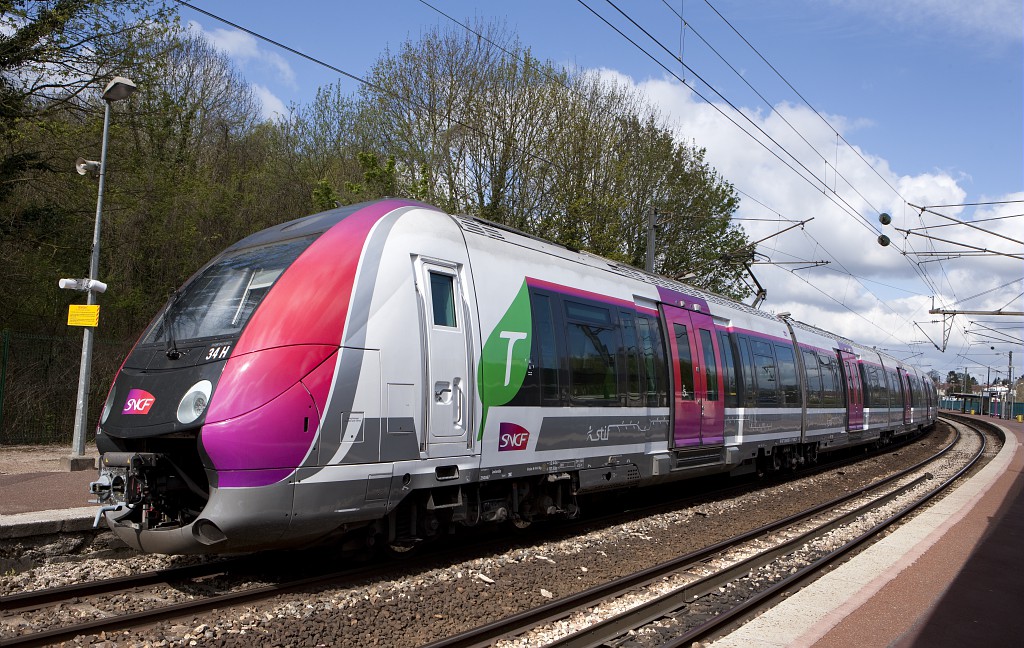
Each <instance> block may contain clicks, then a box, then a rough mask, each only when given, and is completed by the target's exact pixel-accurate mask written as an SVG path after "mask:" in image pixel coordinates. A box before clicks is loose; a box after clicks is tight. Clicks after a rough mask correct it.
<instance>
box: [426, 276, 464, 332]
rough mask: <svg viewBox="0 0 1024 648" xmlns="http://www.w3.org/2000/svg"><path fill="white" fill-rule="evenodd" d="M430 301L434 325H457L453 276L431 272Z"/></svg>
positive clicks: (452, 326) (453, 326)
mask: <svg viewBox="0 0 1024 648" xmlns="http://www.w3.org/2000/svg"><path fill="white" fill-rule="evenodd" d="M430 301H431V307H432V309H433V311H434V326H448V327H451V328H455V327H457V326H458V323H457V322H456V321H455V277H453V276H451V275H447V274H441V273H440V272H431V273H430Z"/></svg>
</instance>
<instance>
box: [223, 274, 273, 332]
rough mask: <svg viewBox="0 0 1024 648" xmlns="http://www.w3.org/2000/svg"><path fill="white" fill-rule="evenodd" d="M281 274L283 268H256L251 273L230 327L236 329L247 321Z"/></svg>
mask: <svg viewBox="0 0 1024 648" xmlns="http://www.w3.org/2000/svg"><path fill="white" fill-rule="evenodd" d="M282 272H284V268H271V269H270V270H264V269H263V268H258V269H256V270H254V271H253V273H252V275H250V276H249V283H248V285H246V287H245V293H244V294H243V295H242V299H241V300H239V302H238V310H236V311H235V316H234V317H232V318H231V326H233V327H236V328H237V327H238V326H240V325H241V323H242V322H245V321H246V320H248V319H249V316H250V315H252V312H253V311H254V310H255V309H256V306H257V304H259V303H260V302H261V301H262V300H263V296H264V295H266V294H267V291H269V290H270V287H271V286H273V285H274V282H275V281H277V278H278V277H280V276H281V273H282Z"/></svg>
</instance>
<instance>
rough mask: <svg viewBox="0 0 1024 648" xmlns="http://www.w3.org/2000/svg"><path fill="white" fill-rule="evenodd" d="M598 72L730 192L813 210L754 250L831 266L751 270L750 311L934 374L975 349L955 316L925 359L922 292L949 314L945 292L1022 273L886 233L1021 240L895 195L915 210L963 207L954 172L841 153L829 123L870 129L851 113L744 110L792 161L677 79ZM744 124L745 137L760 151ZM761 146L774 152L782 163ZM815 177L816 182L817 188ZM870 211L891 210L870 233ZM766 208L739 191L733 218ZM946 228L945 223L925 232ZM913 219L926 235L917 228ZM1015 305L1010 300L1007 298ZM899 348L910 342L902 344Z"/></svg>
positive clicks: (935, 336) (1010, 208)
mask: <svg viewBox="0 0 1024 648" xmlns="http://www.w3.org/2000/svg"><path fill="white" fill-rule="evenodd" d="M601 74H602V75H603V76H604V77H605V78H608V79H614V80H616V81H617V82H619V83H621V84H626V85H632V86H633V87H635V88H636V89H638V90H640V91H641V92H643V93H644V94H646V95H647V97H648V98H649V99H650V100H651V101H652V102H653V103H654V104H655V105H656V106H658V107H659V109H660V110H661V111H662V113H663V114H664V115H666V117H667V118H668V119H669V120H670V121H669V123H670V126H671V127H673V128H675V129H676V132H677V133H678V135H679V137H680V138H681V139H683V140H686V141H694V142H695V143H696V144H697V145H698V146H701V147H705V148H706V149H707V161H708V162H709V163H710V164H711V165H712V166H714V167H715V168H716V169H717V170H718V171H719V172H720V173H721V174H722V175H723V176H724V177H725V178H726V179H727V180H728V181H730V182H732V183H733V184H734V185H735V186H736V188H737V189H739V190H741V191H743V192H745V193H747V194H750V195H751V196H753V197H754V198H756V199H757V200H758V201H761V202H763V203H765V204H766V205H767V206H768V207H769V208H770V209H772V210H774V211H777V212H779V213H781V214H782V215H783V216H784V217H786V218H788V219H791V220H793V221H802V220H806V219H809V218H812V217H813V219H814V220H812V221H811V222H809V223H807V224H806V225H805V226H804V227H803V228H802V231H801V230H800V229H797V230H791V231H789V232H786V233H784V234H782V235H780V236H778V237H775V238H771V239H769V240H767V241H765V242H764V243H762V244H761V245H759V246H758V251H759V252H762V253H764V254H766V255H767V256H768V257H770V258H771V259H772V260H773V261H775V262H781V261H791V260H795V259H803V260H808V261H814V260H819V259H824V260H830V261H831V264H830V265H829V266H827V267H823V268H822V267H819V268H811V269H806V270H796V271H794V270H793V268H794V266H789V265H786V266H774V265H757V266H755V267H754V271H755V273H756V274H757V277H758V280H759V281H760V283H761V284H762V285H763V286H765V288H766V289H767V291H768V300H767V301H766V302H765V305H764V306H762V308H764V309H765V310H770V311H775V312H784V311H789V312H792V313H793V315H794V316H795V317H796V318H797V319H800V320H803V321H806V322H808V323H810V324H814V325H816V326H820V327H822V328H825V329H827V330H831V331H834V332H836V333H838V334H840V335H845V336H847V337H850V338H851V339H854V340H857V341H859V342H863V343H866V344H870V345H877V346H878V347H880V348H886V349H892V350H893V351H895V352H896V353H895V354H896V355H897V357H907V356H909V355H911V353H913V352H916V351H921V352H923V355H922V356H921V357H919V358H917V359H916V360H915V361H920V362H921V363H922V365H929V364H931V365H932V366H933V367H934V368H936V369H937V370H939V371H940V372H942V374H943V376H944V375H945V372H946V370H947V369H946V367H949V366H951V365H955V364H956V363H957V362H958V360H957V358H956V354H957V353H962V352H964V351H965V350H966V349H968V348H970V345H971V344H972V343H974V344H976V343H977V342H978V338H976V337H974V336H970V335H965V334H964V329H965V328H966V327H967V320H966V319H964V318H963V317H959V316H958V320H957V326H956V327H954V328H953V331H952V332H951V334H950V339H949V344H948V349H949V350H948V351H947V352H946V353H945V354H941V355H940V354H938V352H937V351H935V349H934V347H932V344H931V342H929V341H926V339H925V337H926V335H927V337H928V338H930V339H931V340H932V341H934V342H936V343H938V344H940V345H941V344H942V336H943V330H942V325H941V324H936V323H934V322H933V320H936V319H941V316H934V315H930V314H929V313H928V310H929V308H931V305H932V302H931V297H932V295H933V293H937V294H936V306H937V307H940V308H942V307H946V308H948V307H949V305H952V304H953V303H954V302H956V301H957V300H958V299H960V300H962V299H965V298H967V297H970V296H972V295H975V294H977V293H979V292H982V291H984V290H988V289H992V288H997V287H1000V286H1002V285H1003V284H1006V283H1008V282H1011V281H1012V280H1013V279H1015V278H1020V277H1021V262H1020V261H1019V260H1015V259H1010V258H1007V257H999V256H986V257H982V258H978V257H974V256H970V255H968V256H965V257H963V258H959V259H951V260H946V261H943V262H942V263H941V264H940V263H939V262H938V261H935V257H927V256H918V255H917V253H919V252H924V253H927V252H931V251H942V250H949V249H953V250H954V253H955V251H956V250H959V251H961V252H962V251H964V250H967V248H963V247H960V248H956V247H955V246H951V245H948V244H944V243H941V242H939V241H936V240H934V239H927V238H924V237H921V236H918V235H917V234H916V233H914V234H910V235H905V234H904V233H901V232H899V231H897V229H896V228H899V229H902V230H911V231H913V232H917V233H921V234H927V235H931V236H935V237H938V238H949V239H950V240H955V241H958V242H961V243H966V244H967V245H972V246H975V247H978V248H982V249H992V250H1004V251H1012V252H1016V253H1018V254H1020V253H1022V252H1024V251H1022V250H1021V246H1019V245H1017V246H1016V248H1014V244H1013V243H1012V242H1010V241H1007V240H1005V239H999V238H998V237H995V236H993V234H992V233H1001V234H1004V235H1006V236H1009V237H1011V238H1018V239H1019V238H1020V235H1019V234H1014V233H1013V232H1012V230H1014V229H1016V230H1020V221H1021V219H1013V218H1010V219H1005V220H1000V221H988V222H986V223H984V229H985V230H986V232H988V233H986V232H982V231H978V230H973V229H970V228H969V227H965V226H963V225H954V224H951V221H949V220H947V219H943V218H941V217H938V216H935V215H933V214H928V213H927V212H926V213H925V215H924V216H922V215H920V213H919V211H918V210H916V209H913V208H912V207H910V206H909V205H908V204H907V203H912V204H916V205H922V206H927V205H948V204H959V203H963V202H964V201H965V199H966V196H967V192H966V191H965V189H964V188H963V187H962V186H961V184H960V181H962V180H963V178H962V177H954V176H953V175H951V174H950V173H947V172H945V171H942V170H936V169H919V170H911V172H909V173H903V174H901V173H897V172H896V171H894V170H893V169H892V168H891V167H890V164H889V163H888V161H887V160H885V159H884V158H882V157H881V156H879V155H876V154H873V153H871V152H869V151H864V150H861V149H860V148H854V149H851V148H850V147H849V146H847V145H846V144H844V143H842V142H840V143H839V144H838V145H837V141H836V139H837V138H836V132H835V131H833V130H832V127H835V129H836V130H838V131H839V134H840V135H842V137H843V139H845V140H847V141H849V140H850V139H851V138H850V137H849V135H850V133H852V132H854V131H855V130H856V129H858V128H864V127H871V125H870V124H865V123H864V122H862V121H860V120H859V119H857V118H852V117H846V116H841V115H825V118H826V119H827V120H828V122H829V124H831V126H829V125H828V124H825V123H824V122H823V121H822V119H821V118H820V117H819V116H818V115H816V114H815V113H814V112H812V111H811V110H810V109H808V108H805V107H802V106H795V105H792V104H785V103H784V104H779V105H777V106H775V110H776V112H767V111H766V112H758V111H748V112H747V113H746V115H747V116H748V117H749V118H750V119H751V120H752V121H753V122H754V123H756V124H757V125H758V126H759V127H760V128H761V129H763V130H764V131H765V132H766V133H768V134H769V135H771V137H772V139H774V140H775V141H776V142H778V143H779V144H780V145H781V146H783V147H785V149H786V150H788V151H791V152H792V153H793V154H794V155H795V156H796V157H797V159H798V160H799V162H797V161H794V160H793V159H791V158H789V157H788V155H787V154H785V153H783V152H781V151H779V150H778V148H777V147H776V146H775V145H774V144H772V143H771V142H770V141H769V140H768V139H767V138H766V137H765V136H764V135H763V134H760V133H758V132H757V131H756V130H755V129H754V128H753V127H752V126H751V124H750V122H748V121H747V120H746V119H744V118H743V117H741V116H739V115H737V114H736V113H735V112H734V111H732V109H730V108H729V107H727V106H724V105H720V106H718V107H719V108H721V109H722V112H725V113H726V114H729V115H730V116H731V117H732V118H733V120H734V121H735V122H737V123H738V124H740V125H741V126H742V129H741V128H737V126H736V125H734V124H733V123H730V122H729V121H728V120H727V119H726V118H725V117H723V115H722V114H721V113H720V112H719V111H718V110H716V109H715V107H712V106H710V105H708V104H707V103H704V102H702V101H700V100H699V99H698V98H697V97H696V96H695V95H694V94H693V93H692V91H691V90H690V89H689V88H687V87H685V86H683V85H682V84H680V83H678V82H675V81H671V80H664V79H651V80H647V81H644V82H641V83H636V82H633V81H632V80H631V79H629V78H628V77H625V76H623V75H621V74H619V73H616V72H613V71H608V70H603V71H601ZM783 117H785V121H783V119H782V118H783ZM786 122H789V124H792V126H793V127H794V128H796V129H797V130H799V132H800V133H801V134H802V136H803V138H801V137H800V136H798V135H796V134H795V133H793V131H792V129H791V128H790V127H789V126H788V125H787V124H786ZM744 131H748V132H750V133H753V134H754V135H755V136H756V138H757V140H758V141H762V142H764V143H765V144H766V146H767V148H766V147H765V146H762V145H761V144H758V143H757V141H755V140H754V139H753V138H751V137H750V136H748V135H747V134H746V133H745V132H744ZM805 139H806V140H807V141H806V142H805V141H804V140H805ZM768 149H771V150H774V151H776V152H777V153H779V156H780V157H782V158H783V159H784V160H786V163H787V164H788V165H789V166H790V167H792V168H788V167H787V166H786V164H784V163H783V162H782V161H780V160H779V159H778V157H776V156H774V155H773V154H772V153H771V152H769V150H768ZM869 165H870V166H869ZM836 168H838V170H839V171H838V172H839V175H838V176H837V174H836ZM801 175H802V176H804V177H810V178H812V180H811V182H807V181H805V180H804V179H802V178H801ZM823 185H824V186H826V187H827V189H824V190H823ZM833 191H834V193H833ZM1021 199H1024V194H1013V195H1011V196H1006V197H996V198H993V199H992V200H1021ZM904 200H905V201H906V202H904ZM837 203H838V204H837ZM1022 207H1024V206H1022V205H1021V204H1011V205H1003V206H1001V207H993V208H991V209H986V210H984V211H972V212H970V213H971V216H970V217H971V218H975V219H980V218H991V217H993V216H997V215H1009V214H1011V213H1020V212H1021V211H1024V209H1022ZM882 211H885V212H888V213H890V214H891V215H892V217H893V224H892V226H890V227H883V226H881V225H880V224H879V223H878V220H877V219H878V214H879V212H882ZM935 211H940V212H941V213H943V214H946V215H948V216H953V217H955V218H967V216H966V215H965V214H966V213H967V211H966V210H965V209H963V208H946V209H941V210H940V209H936V210H935ZM849 212H853V213H852V214H851V213H849ZM771 215H772V212H770V211H768V210H766V209H765V208H764V207H761V206H760V205H758V204H757V203H756V202H754V201H753V200H748V199H746V198H743V197H742V196H741V206H740V209H739V212H738V213H737V216H738V217H740V218H744V217H747V218H766V217H770V216H771ZM741 224H742V225H743V226H744V228H745V229H746V230H747V232H748V235H749V236H750V238H751V239H752V240H756V239H760V238H763V237H766V236H769V235H771V234H773V233H775V232H778V231H780V230H782V229H784V228H785V227H787V226H788V225H790V223H785V222H783V223H777V222H776V223H771V222H757V221H742V222H741ZM947 224H948V225H950V226H949V227H942V228H935V226H937V225H947ZM924 226H928V228H929V229H927V230H926V229H924ZM879 231H884V232H885V233H886V234H887V235H888V236H889V237H890V238H891V239H892V241H893V244H892V245H890V246H889V247H882V246H880V245H878V243H877V241H876V237H877V235H878V232H879ZM918 261H921V262H923V263H917V262H918ZM850 274H852V275H855V277H851V276H850ZM922 276H923V277H925V278H922ZM1022 290H1024V286H1022V285H1021V283H1017V284H1013V285H1010V286H1006V287H1003V288H999V289H997V290H993V292H992V293H991V294H989V295H986V296H985V298H984V299H982V298H979V299H978V300H977V301H971V302H970V304H969V307H970V308H971V309H980V310H984V309H996V308H999V307H1002V306H1004V305H1005V304H1006V303H1007V302H1008V301H1011V300H1012V299H1014V297H1015V296H1016V295H1018V294H1019V293H1020V292H1021V291H1022ZM954 295H955V296H954ZM1017 303H1018V305H1020V302H1019V301H1018V302H1017ZM982 304H984V305H982ZM1016 310H1022V309H1021V308H1017V309H1016ZM1018 319H1019V318H1018ZM915 323H916V324H915ZM922 329H924V331H926V333H924V332H922ZM916 343H920V344H916ZM907 345H910V347H909V348H910V349H911V350H909V351H908V350H907V349H908V346H907ZM1004 346H1005V345H1004ZM986 348H987V347H986ZM901 349H902V350H903V351H902V354H901V353H900V350H901ZM1022 355H1024V354H1022Z"/></svg>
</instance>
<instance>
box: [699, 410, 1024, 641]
mask: <svg viewBox="0 0 1024 648" xmlns="http://www.w3.org/2000/svg"><path fill="white" fill-rule="evenodd" d="M977 418H985V420H987V421H990V422H993V423H999V424H1001V426H1002V427H1003V429H1004V432H1005V434H1006V443H1005V444H1004V445H1003V448H1002V450H1001V451H1000V452H999V454H998V455H997V456H996V457H995V459H994V460H993V461H991V462H990V463H989V464H988V465H987V466H986V467H985V468H984V469H982V470H981V471H979V473H978V474H977V475H975V476H974V477H972V478H971V479H969V480H968V481H967V482H966V483H964V484H961V485H960V486H959V487H958V488H957V489H956V490H955V491H953V492H952V493H950V494H949V495H947V496H946V497H944V498H943V499H942V500H941V501H939V502H938V503H936V504H934V505H933V506H931V507H930V508H929V509H928V510H927V511H924V512H922V513H919V514H918V515H917V516H916V517H915V518H914V519H913V520H911V521H910V522H908V523H907V524H904V525H903V526H902V527H900V528H899V529H898V530H897V531H895V532H894V533H892V534H890V535H889V536H887V537H886V538H884V539H882V540H880V541H879V542H877V543H875V544H874V545H872V546H871V547H870V548H869V549H867V550H865V551H864V552H862V553H861V554H859V555H858V556H856V557H855V558H853V559H851V560H849V561H848V562H846V563H844V564H842V565H841V566H840V567H838V568H837V569H835V570H834V571H833V572H831V573H830V574H828V575H826V576H824V577H822V578H820V579H818V580H817V581H815V582H814V583H812V584H810V585H808V586H807V587H805V588H804V589H802V590H800V591H799V592H797V593H795V594H794V595H792V596H791V597H789V598H788V599H787V600H786V601H784V602H783V603H781V604H779V605H777V606H775V607H774V608H772V609H771V610H769V611H767V612H766V613H764V614H762V615H761V616H759V617H757V618H756V619H753V620H752V621H750V622H748V623H747V624H745V625H744V626H742V627H741V628H739V629H738V630H736V631H735V632H733V633H731V634H730V635H728V636H726V637H723V638H722V639H720V640H718V641H716V642H714V643H713V644H711V645H712V646H714V647H715V648H740V647H743V648H746V647H748V646H764V647H775V646H777V647H779V648H783V647H786V648H796V647H808V646H814V648H847V647H848V646H858V647H860V648H870V647H874V646H894V647H899V648H911V647H913V648H946V647H949V648H953V647H957V648H960V647H962V646H986V648H994V647H1000V646H1007V647H1010V646H1013V647H1016V646H1020V645H1022V641H1024V640H1022V637H1024V542H1022V541H1024V537H1022V535H1024V493H1022V490H1024V474H1022V470H1024V425H1021V424H1020V423H1019V422H1016V421H1010V422H1007V421H998V420H997V419H990V418H988V417H977Z"/></svg>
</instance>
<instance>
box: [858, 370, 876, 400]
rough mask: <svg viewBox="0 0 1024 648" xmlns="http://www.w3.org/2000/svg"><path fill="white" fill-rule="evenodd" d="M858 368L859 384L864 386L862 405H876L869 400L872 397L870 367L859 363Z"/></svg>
mask: <svg viewBox="0 0 1024 648" xmlns="http://www.w3.org/2000/svg"><path fill="white" fill-rule="evenodd" d="M858 369H859V371H860V384H861V385H863V386H864V396H863V400H864V407H876V405H874V404H873V403H872V400H871V399H872V398H873V397H874V393H873V390H872V389H871V373H870V371H871V367H869V366H867V365H865V364H861V365H859V366H858Z"/></svg>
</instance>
